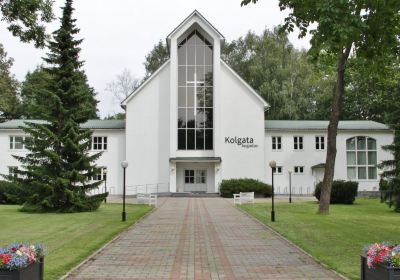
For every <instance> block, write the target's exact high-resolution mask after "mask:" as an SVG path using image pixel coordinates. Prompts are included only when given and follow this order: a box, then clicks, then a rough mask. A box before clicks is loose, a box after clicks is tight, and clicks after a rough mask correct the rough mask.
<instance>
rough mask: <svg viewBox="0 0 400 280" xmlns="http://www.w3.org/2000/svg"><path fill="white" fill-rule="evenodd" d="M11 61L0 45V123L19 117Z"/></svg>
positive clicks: (17, 87)
mask: <svg viewBox="0 0 400 280" xmlns="http://www.w3.org/2000/svg"><path fill="white" fill-rule="evenodd" d="M12 64H13V60H12V59H11V58H9V57H7V53H6V52H5V50H4V48H3V45H1V44H0V121H1V120H4V119H12V118H18V117H19V115H20V114H19V113H20V111H19V108H20V104H19V99H18V90H19V83H18V81H17V79H16V78H15V77H14V75H12V74H11V72H10V68H11V66H12Z"/></svg>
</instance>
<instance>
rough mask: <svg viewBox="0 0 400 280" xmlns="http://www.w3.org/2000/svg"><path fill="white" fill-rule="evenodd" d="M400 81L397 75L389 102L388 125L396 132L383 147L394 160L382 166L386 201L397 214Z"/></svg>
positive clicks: (399, 195) (399, 194)
mask: <svg viewBox="0 0 400 280" xmlns="http://www.w3.org/2000/svg"><path fill="white" fill-rule="evenodd" d="M398 81H399V77H398V75H397V78H396V79H395V80H394V83H395V85H394V87H393V90H392V92H391V94H390V95H389V96H388V100H387V104H388V109H387V115H386V123H387V124H388V125H389V127H390V128H391V129H393V130H394V139H393V143H392V144H391V145H387V146H384V147H383V149H385V150H387V151H389V152H390V153H391V154H392V155H393V159H391V160H386V161H383V162H382V164H381V167H383V168H384V172H383V177H384V178H386V179H388V181H387V184H385V185H386V186H385V189H386V190H385V191H386V192H385V196H384V199H385V201H386V202H387V204H388V205H389V207H394V210H395V211H396V212H400V99H399V97H400V83H399V82H398ZM381 187H382V186H381Z"/></svg>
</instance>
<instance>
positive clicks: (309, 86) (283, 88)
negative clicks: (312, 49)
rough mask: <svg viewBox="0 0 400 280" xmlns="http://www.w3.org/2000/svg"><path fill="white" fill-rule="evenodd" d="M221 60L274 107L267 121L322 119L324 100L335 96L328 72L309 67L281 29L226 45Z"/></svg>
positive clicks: (306, 60) (270, 110) (247, 35)
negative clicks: (326, 97)
mask: <svg viewBox="0 0 400 280" xmlns="http://www.w3.org/2000/svg"><path fill="white" fill-rule="evenodd" d="M222 58H223V59H224V60H225V61H226V62H227V63H228V64H229V65H230V66H231V67H232V68H233V69H234V70H235V71H236V72H238V74H239V75H240V76H241V77H242V78H243V79H244V80H245V81H246V82H248V83H249V84H250V85H251V86H252V87H253V88H254V89H255V90H256V91H257V92H258V93H259V94H260V95H261V96H262V97H263V98H264V99H265V101H267V102H268V104H270V105H271V108H270V109H269V110H268V111H267V118H268V119H315V118H319V117H321V116H320V115H321V111H322V110H321V105H324V104H321V103H322V102H324V100H323V97H325V96H327V95H328V96H333V89H334V84H333V83H332V72H329V68H328V69H327V68H322V67H317V66H314V65H313V64H312V63H310V61H309V59H308V58H307V56H306V52H305V51H302V50H297V49H295V48H294V47H293V45H292V44H291V43H290V42H289V39H288V37H287V34H286V33H284V32H280V31H279V28H275V29H274V30H273V31H269V30H267V29H266V30H264V31H263V32H262V34H260V35H257V34H255V33H253V32H248V33H247V34H246V36H244V37H240V38H239V39H237V40H234V41H232V42H229V43H226V44H225V46H224V48H223V50H222ZM330 70H332V69H330ZM324 107H325V108H326V106H324Z"/></svg>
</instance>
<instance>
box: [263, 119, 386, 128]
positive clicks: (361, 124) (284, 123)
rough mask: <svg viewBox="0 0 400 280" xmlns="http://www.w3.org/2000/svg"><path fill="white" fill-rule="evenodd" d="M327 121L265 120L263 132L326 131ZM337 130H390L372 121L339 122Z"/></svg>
mask: <svg viewBox="0 0 400 280" xmlns="http://www.w3.org/2000/svg"><path fill="white" fill-rule="evenodd" d="M328 124H329V121H304V120H298V121H289V120H266V121H265V130H327V129H328ZM338 129H339V130H390V128H389V127H387V126H386V125H384V124H382V123H378V122H374V121H364V120H362V121H339V125H338Z"/></svg>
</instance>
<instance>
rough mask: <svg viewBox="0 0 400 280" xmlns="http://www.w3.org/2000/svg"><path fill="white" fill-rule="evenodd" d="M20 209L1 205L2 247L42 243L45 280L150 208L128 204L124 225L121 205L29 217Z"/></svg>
mask: <svg viewBox="0 0 400 280" xmlns="http://www.w3.org/2000/svg"><path fill="white" fill-rule="evenodd" d="M18 208H20V206H16V205H0V246H1V247H2V246H6V245H8V244H9V243H12V242H21V241H27V242H32V243H43V244H44V245H45V246H46V248H47V251H48V256H47V257H46V258H45V279H58V278H60V277H61V276H62V275H64V274H65V273H66V272H68V271H69V270H70V269H71V268H73V267H74V266H75V265H77V264H78V263H80V262H81V261H83V260H84V259H85V258H86V257H88V256H89V255H90V254H91V253H93V252H94V251H95V250H97V249H99V248H100V247H101V246H102V245H103V244H105V243H106V242H107V241H109V240H111V239H112V238H113V237H114V236H115V235H116V234H117V233H119V232H121V231H122V230H123V229H125V228H127V227H129V226H130V225H132V224H133V223H135V222H136V221H137V220H138V219H139V218H140V217H142V216H143V215H144V214H146V213H147V212H148V211H149V210H151V207H149V206H146V205H132V204H128V205H127V208H126V212H127V221H126V222H125V223H123V222H121V211H122V205H121V204H111V203H109V204H102V206H101V207H100V209H99V210H98V211H96V212H86V213H74V214H28V213H22V212H19V211H18Z"/></svg>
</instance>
